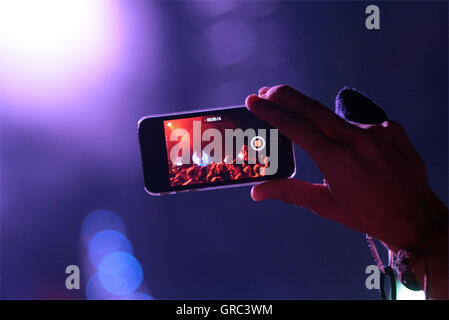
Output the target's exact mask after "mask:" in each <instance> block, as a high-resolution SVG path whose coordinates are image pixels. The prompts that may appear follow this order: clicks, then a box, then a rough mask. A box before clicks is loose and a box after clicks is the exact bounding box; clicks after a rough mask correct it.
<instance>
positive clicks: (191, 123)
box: [139, 107, 295, 193]
mask: <svg viewBox="0 0 449 320" xmlns="http://www.w3.org/2000/svg"><path fill="white" fill-rule="evenodd" d="M145 121H147V122H148V124H149V125H147V127H148V128H151V130H146V129H145V128H142V123H141V125H140V127H139V135H140V141H141V148H142V157H143V162H144V173H145V181H146V188H147V190H148V189H149V188H152V189H153V190H154V189H156V190H159V192H155V193H164V192H173V191H175V192H176V191H182V190H191V189H198V188H214V187H217V188H218V187H222V186H228V185H238V184H245V183H251V182H257V181H262V180H268V179H273V178H282V177H288V176H291V175H292V174H294V167H295V166H294V157H293V151H292V144H291V142H290V141H289V140H288V139H287V138H286V137H284V136H283V135H281V134H280V133H279V132H278V130H277V129H275V128H272V127H271V126H269V125H268V124H267V123H266V122H265V121H263V120H261V119H259V118H257V117H256V116H255V115H253V114H252V113H251V112H249V111H248V110H247V109H246V108H245V107H237V108H227V109H216V110H210V111H204V112H195V113H185V114H174V115H168V116H157V117H150V118H145V119H144V122H145ZM146 131H148V134H146V133H145V132H146ZM150 131H151V133H150ZM161 131H162V133H163V135H162V140H163V141H162V143H161V142H160V141H158V140H161V139H160V138H157V137H158V136H160V135H159V133H160V132H161ZM149 141H152V142H149ZM150 145H151V146H152V147H151V148H150V147H149V146H150ZM160 153H163V156H162V155H161V154H160ZM156 154H159V156H156ZM150 163H151V164H150Z"/></svg>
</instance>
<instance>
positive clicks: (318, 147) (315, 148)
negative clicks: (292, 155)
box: [246, 94, 338, 166]
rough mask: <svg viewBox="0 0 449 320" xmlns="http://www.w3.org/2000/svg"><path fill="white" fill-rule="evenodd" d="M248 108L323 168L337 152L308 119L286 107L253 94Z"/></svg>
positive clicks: (333, 145)
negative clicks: (333, 153)
mask: <svg viewBox="0 0 449 320" xmlns="http://www.w3.org/2000/svg"><path fill="white" fill-rule="evenodd" d="M246 106H247V108H248V109H249V110H250V111H252V112H253V113H255V114H256V115H257V116H259V117H260V118H261V119H263V120H265V121H267V122H268V123H269V124H270V125H272V126H273V127H275V128H277V129H279V131H280V132H281V133H283V134H284V135H286V136H287V137H288V138H290V139H291V140H293V141H294V142H295V143H297V144H298V145H299V146H300V147H301V148H303V149H304V150H305V151H306V152H307V153H308V154H309V155H310V156H311V157H312V158H313V159H314V160H315V161H316V162H317V164H318V166H321V165H322V164H323V163H324V162H325V161H326V160H328V158H329V155H330V154H331V153H332V152H333V151H334V150H336V148H337V146H338V145H337V143H336V142H335V141H334V140H333V139H332V138H331V137H329V136H327V135H325V134H324V133H323V132H322V131H321V130H320V129H319V128H317V127H316V126H315V125H314V124H313V123H311V122H310V121H309V120H308V119H305V118H304V117H302V116H301V115H299V114H295V113H293V112H292V111H291V110H289V109H286V108H285V107H282V106H279V105H277V104H275V103H273V102H271V101H268V100H265V99H262V98H260V97H259V96H257V95H255V94H253V95H250V96H248V97H247V98H246Z"/></svg>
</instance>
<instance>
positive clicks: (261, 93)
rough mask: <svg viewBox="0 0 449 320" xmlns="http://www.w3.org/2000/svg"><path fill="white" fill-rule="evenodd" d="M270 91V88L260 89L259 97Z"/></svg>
mask: <svg viewBox="0 0 449 320" xmlns="http://www.w3.org/2000/svg"><path fill="white" fill-rule="evenodd" d="M268 90H270V87H262V88H260V89H259V92H258V94H259V96H262V95H264V94H265V93H266V92H267V91H268Z"/></svg>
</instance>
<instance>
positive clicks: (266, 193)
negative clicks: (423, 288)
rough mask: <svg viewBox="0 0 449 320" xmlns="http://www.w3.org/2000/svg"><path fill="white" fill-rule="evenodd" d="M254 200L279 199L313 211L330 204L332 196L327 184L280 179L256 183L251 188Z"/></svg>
mask: <svg viewBox="0 0 449 320" xmlns="http://www.w3.org/2000/svg"><path fill="white" fill-rule="evenodd" d="M251 197H252V198H253V200H254V201H261V200H265V199H278V200H282V201H284V202H287V203H291V204H296V205H299V206H302V207H305V208H308V209H311V210H312V211H315V212H316V210H319V209H320V208H319V207H323V206H325V205H329V203H330V201H331V199H332V197H331V194H330V191H329V188H328V186H327V185H325V184H313V183H308V182H304V181H301V180H297V179H279V180H271V181H267V182H263V183H261V184H257V185H255V186H254V187H253V188H252V190H251Z"/></svg>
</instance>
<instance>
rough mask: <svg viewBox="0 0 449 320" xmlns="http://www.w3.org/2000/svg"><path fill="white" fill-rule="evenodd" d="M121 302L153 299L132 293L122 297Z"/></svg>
mask: <svg viewBox="0 0 449 320" xmlns="http://www.w3.org/2000/svg"><path fill="white" fill-rule="evenodd" d="M121 300H154V298H153V297H152V296H150V295H149V294H147V293H144V292H134V293H131V294H128V295H125V296H122V297H121Z"/></svg>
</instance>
